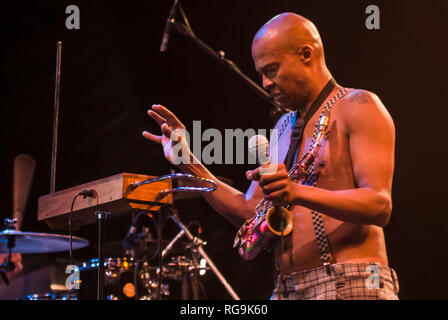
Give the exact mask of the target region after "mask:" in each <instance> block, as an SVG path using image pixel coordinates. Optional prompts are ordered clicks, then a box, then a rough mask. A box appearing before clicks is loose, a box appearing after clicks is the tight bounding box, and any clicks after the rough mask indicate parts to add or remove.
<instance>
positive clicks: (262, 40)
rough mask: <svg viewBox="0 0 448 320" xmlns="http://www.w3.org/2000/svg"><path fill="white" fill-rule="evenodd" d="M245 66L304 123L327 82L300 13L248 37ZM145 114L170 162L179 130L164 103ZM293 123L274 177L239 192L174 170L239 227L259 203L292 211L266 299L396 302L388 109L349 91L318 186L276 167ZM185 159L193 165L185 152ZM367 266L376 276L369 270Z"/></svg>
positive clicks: (304, 145)
mask: <svg viewBox="0 0 448 320" xmlns="http://www.w3.org/2000/svg"><path fill="white" fill-rule="evenodd" d="M252 58H253V60H254V63H255V68H256V70H257V71H258V73H259V74H260V75H261V77H262V81H263V87H264V88H265V89H266V90H267V91H268V92H269V93H270V95H271V96H272V98H273V99H274V100H275V101H276V102H277V103H278V104H280V105H282V106H285V107H289V108H293V109H295V110H297V112H298V114H299V115H301V117H302V118H303V117H304V116H305V115H306V114H307V112H308V110H309V108H310V106H311V105H312V104H313V102H314V101H315V100H316V98H317V97H318V96H319V94H320V92H321V91H322V89H323V88H324V87H325V86H326V85H327V84H328V83H329V81H330V80H331V79H332V75H331V74H330V71H329V70H328V68H327V66H326V64H325V57H324V50H323V46H322V42H321V39H320V35H319V33H318V31H317V29H316V27H315V26H314V24H313V23H312V22H310V21H309V20H307V19H306V18H304V17H302V16H299V15H297V14H293V13H284V14H280V15H278V16H276V17H274V18H273V19H271V20H270V21H269V22H267V23H266V24H265V25H264V26H263V27H262V28H261V29H260V30H259V31H258V32H257V34H256V35H255V37H254V40H253V43H252ZM341 89H342V87H340V86H339V85H337V84H336V86H335V87H334V88H333V90H332V91H331V93H330V94H329V95H328V97H327V99H326V100H325V102H324V103H322V104H321V105H320V107H319V108H318V109H317V111H316V112H315V113H314V115H313V116H312V117H311V119H310V121H309V122H307V125H306V126H305V128H304V131H303V135H302V139H301V143H300V145H299V151H298V155H299V157H296V159H300V158H301V155H303V154H304V153H305V152H306V151H307V150H308V148H309V146H310V144H311V140H312V136H313V132H314V124H315V122H316V121H317V120H318V118H319V116H320V114H321V111H322V108H323V106H324V105H325V103H326V102H327V101H328V100H330V99H331V98H332V97H333V96H334V95H335V94H336V93H337V92H339V91H340V90H341ZM148 115H149V116H150V117H151V118H153V119H154V120H155V121H156V122H157V123H158V124H159V125H160V126H161V130H162V133H163V134H162V135H161V136H157V135H154V134H151V133H149V132H146V131H144V132H143V136H144V137H145V138H147V139H149V140H151V141H154V142H157V143H160V144H161V145H162V146H163V148H164V152H165V156H166V158H167V159H168V161H172V159H171V149H172V147H173V146H174V144H175V143H178V142H179V141H177V142H174V141H171V140H170V136H171V133H172V132H173V130H174V129H178V128H181V129H182V128H185V127H184V125H183V124H182V123H181V122H180V121H179V120H178V119H177V117H176V116H175V115H174V114H173V113H172V112H170V111H169V110H168V109H167V108H165V107H163V106H161V105H153V107H152V110H149V111H148ZM285 116H286V115H285ZM285 116H284V117H282V118H281V119H280V120H279V121H278V123H277V125H276V128H277V129H279V128H280V126H281V125H282V124H283V123H284V120H285ZM293 125H294V123H289V124H288V126H287V129H286V130H285V131H284V132H283V134H282V135H281V136H280V139H279V141H278V152H279V156H278V160H279V161H278V162H279V164H278V167H277V171H276V172H275V173H274V174H269V175H266V174H260V170H261V168H262V167H259V168H257V169H255V170H253V171H249V172H247V173H246V174H247V177H248V179H250V180H252V182H251V185H250V187H249V189H248V190H247V192H246V194H243V193H241V192H240V191H238V190H236V189H234V188H232V187H230V186H228V185H226V184H224V183H223V182H220V181H219V180H217V179H216V177H215V176H214V175H213V174H212V173H211V172H209V171H208V170H207V169H206V168H205V167H204V166H203V165H202V164H200V163H189V164H180V165H178V167H179V168H180V170H182V171H183V172H185V173H190V174H194V175H197V176H200V177H204V178H208V179H213V180H215V181H217V184H218V188H217V190H216V191H215V192H211V193H205V194H204V195H203V196H204V198H205V199H206V200H207V202H208V203H209V204H210V205H211V206H212V207H213V208H214V209H215V210H216V211H217V212H218V213H220V214H222V215H223V216H224V217H226V218H228V219H229V220H230V221H232V222H234V223H235V224H238V225H239V226H240V225H241V221H242V219H249V218H251V217H252V216H253V215H254V208H255V206H256V205H257V204H258V203H259V201H260V200H261V199H262V198H263V197H266V198H267V199H268V200H271V201H273V202H275V203H289V204H294V205H295V206H294V209H293V210H292V215H293V232H292V235H291V246H290V248H289V249H288V250H285V251H283V252H282V254H280V252H279V251H278V250H277V264H278V266H279V277H278V280H277V282H276V287H275V289H274V294H273V297H272V298H273V299H397V298H398V297H397V293H398V280H397V278H396V274H395V272H394V271H393V270H392V269H390V268H389V267H388V259H387V253H386V246H385V241H384V235H383V229H382V227H384V226H385V225H386V224H387V223H388V221H389V219H390V215H391V211H392V200H391V187H392V176H393V170H394V145H395V129H394V124H393V121H392V118H391V117H390V115H389V113H388V111H387V110H386V108H385V107H384V106H383V104H382V103H381V101H380V99H379V98H378V97H377V96H376V95H375V94H373V93H371V92H368V91H365V90H359V89H349V91H348V93H347V94H346V95H345V96H344V97H342V98H341V99H340V100H339V101H338V102H337V103H336V104H335V105H334V106H333V107H332V109H331V115H330V121H329V125H328V129H327V134H326V136H325V139H324V142H323V144H322V146H321V148H320V150H319V153H318V156H317V157H316V159H315V161H314V167H315V172H316V175H317V177H318V180H317V187H313V186H309V185H300V184H298V183H294V182H292V181H291V180H290V179H289V178H288V172H287V169H286V168H285V165H284V164H283V163H282V162H283V160H284V158H285V156H286V154H287V151H288V148H289V145H290V137H291V129H292V127H293ZM271 143H273V142H272V141H271ZM190 158H191V159H195V158H194V155H193V154H192V153H191V151H190ZM195 161H196V162H198V161H197V160H196V159H195ZM265 166H266V165H265ZM313 210H314V211H318V212H320V213H321V214H322V219H323V222H324V226H325V231H326V234H327V239H328V242H329V247H330V250H331V263H330V265H329V266H327V267H324V266H323V264H322V259H321V256H320V254H319V250H318V246H317V241H316V234H315V232H314V229H313V222H312V217H311V211H313ZM372 264H374V267H376V269H368V267H369V266H372ZM372 270H373V273H374V275H376V276H377V278H376V279H378V280H379V281H378V282H377V284H378V285H377V286H374V288H372V287H371V286H368V281H369V280H368V279H367V278H368V277H369V276H370V275H371V274H370V272H372Z"/></svg>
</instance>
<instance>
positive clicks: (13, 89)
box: [0, 0, 448, 299]
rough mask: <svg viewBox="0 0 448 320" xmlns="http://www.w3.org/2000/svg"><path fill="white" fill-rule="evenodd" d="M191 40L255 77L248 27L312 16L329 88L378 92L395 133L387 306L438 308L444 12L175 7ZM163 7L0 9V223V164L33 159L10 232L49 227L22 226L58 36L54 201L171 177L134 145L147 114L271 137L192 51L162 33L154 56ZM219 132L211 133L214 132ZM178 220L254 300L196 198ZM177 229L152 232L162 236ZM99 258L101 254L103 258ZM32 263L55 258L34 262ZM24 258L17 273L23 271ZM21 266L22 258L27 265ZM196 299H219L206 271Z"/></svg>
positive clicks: (234, 171) (224, 172) (253, 287)
mask: <svg viewBox="0 0 448 320" xmlns="http://www.w3.org/2000/svg"><path fill="white" fill-rule="evenodd" d="M70 4H76V5H78V6H79V8H80V11H81V15H80V17H81V28H80V30H67V29H66V27H65V19H66V18H67V16H68V15H67V14H66V13H65V8H66V7H67V6H68V5H70ZM182 4H183V7H184V10H185V12H186V14H187V16H188V18H189V20H190V23H191V25H192V27H193V30H194V31H195V33H196V34H197V36H199V37H200V38H201V39H202V40H204V41H205V42H206V43H207V44H209V45H210V46H211V47H212V48H214V49H216V50H218V49H222V50H224V51H225V52H226V54H227V57H228V58H230V59H232V60H233V61H234V62H235V63H236V64H237V65H238V66H240V68H241V69H242V71H243V72H245V73H246V74H247V75H248V76H249V77H251V78H252V79H254V80H257V81H259V78H258V76H257V74H256V72H255V70H254V67H253V63H252V61H251V56H250V45H251V40H252V37H253V35H254V34H255V32H256V31H257V29H258V28H259V27H260V26H261V25H262V24H264V23H265V22H266V21H267V20H269V19H270V18H272V17H273V16H274V15H276V14H278V13H281V12H285V11H292V12H296V13H299V14H302V15H304V16H305V17H308V18H309V19H311V20H312V21H313V22H315V24H316V25H317V27H318V29H319V30H320V33H321V36H322V39H323V41H324V46H325V53H326V58H327V65H328V67H329V69H330V71H331V72H332V73H333V75H334V77H335V78H336V80H337V81H338V82H339V83H340V84H342V85H344V86H347V87H356V88H363V89H367V90H370V91H373V92H375V93H376V94H378V95H379V96H380V98H381V99H382V101H383V102H384V104H385V105H386V107H387V108H388V110H389V111H390V113H391V115H392V117H393V119H394V121H395V125H396V131H397V144H396V170H395V177H394V186H393V200H394V210H393V214H392V218H391V221H390V223H389V225H388V226H387V227H386V228H385V234H386V238H387V247H388V253H389V259H390V264H391V266H393V267H394V268H395V269H396V270H397V272H398V275H399V277H400V284H401V294H400V297H401V298H402V299H446V298H447V297H448V292H447V289H446V288H447V286H448V276H447V272H446V270H445V269H446V268H445V266H446V263H447V250H446V245H447V243H446V237H445V236H446V233H447V231H448V230H447V228H446V225H447V222H448V218H447V216H446V209H445V206H443V204H444V202H445V201H444V195H445V191H446V187H445V186H444V183H443V182H444V181H445V180H446V179H445V173H446V170H445V164H444V162H443V160H445V159H446V157H444V155H446V154H445V152H444V151H445V144H442V143H441V138H440V137H441V135H442V132H443V130H444V124H445V123H444V116H445V110H444V109H445V107H446V90H444V89H443V87H442V86H443V85H445V84H446V80H444V77H443V76H444V75H446V74H447V69H446V63H445V59H446V55H447V52H446V51H447V50H446V49H447V47H446V44H445V42H446V41H445V39H444V38H445V35H444V34H445V33H446V31H447V24H446V21H447V12H448V4H447V2H446V1H443V0H442V1H430V2H415V1H406V0H403V1H374V2H371V1H370V2H366V1H356V2H355V1H313V2H311V1H308V2H303V1H293V0H281V1H275V2H274V1H255V0H250V1H233V0H232V1H213V2H212V1H199V0H184V1H182ZM370 4H376V5H378V7H379V8H380V17H381V29H380V30H367V29H366V27H365V24H364V23H365V19H366V17H367V15H366V14H365V8H366V7H367V5H370ZM170 6H171V1H127V2H121V1H120V2H114V1H70V2H69V1H49V0H39V1H14V2H13V1H8V3H7V4H6V3H5V4H3V5H2V14H3V18H2V23H3V27H2V30H3V32H4V38H3V41H2V42H3V46H2V48H3V59H2V62H3V64H2V67H3V72H2V76H3V80H4V81H3V84H4V85H3V90H4V91H3V93H2V95H1V99H2V103H1V110H2V114H1V121H2V125H1V137H2V157H1V159H0V161H1V165H0V167H1V177H2V201H1V202H0V209H1V212H2V216H9V215H10V214H9V212H11V211H12V169H13V168H12V164H13V159H14V157H15V156H17V155H18V154H20V153H27V154H29V155H31V156H32V157H33V158H34V159H35V160H36V162H37V170H36V174H35V179H34V182H33V185H32V188H31V193H30V198H29V203H28V206H27V210H26V218H25V221H24V227H23V229H24V230H27V231H42V232H54V230H50V229H49V228H48V227H47V226H46V225H45V223H43V222H38V221H37V219H36V218H37V199H38V197H39V196H41V195H44V194H48V193H49V188H50V187H49V185H50V183H49V181H50V158H51V141H52V121H53V93H54V76H55V60H56V58H55V55H56V43H57V41H62V42H63V55H62V89H61V97H60V101H61V111H60V131H59V141H60V144H59V150H58V151H59V153H58V162H57V175H56V190H61V189H64V188H67V187H71V186H75V185H79V184H82V183H85V182H89V181H93V180H96V179H100V178H103V177H107V176H111V175H114V174H117V173H120V172H133V173H142V174H151V175H163V174H166V173H168V172H169V170H170V166H169V164H168V163H167V162H166V161H165V159H164V157H163V154H162V152H161V148H160V147H159V146H158V145H156V144H152V143H150V142H148V141H146V140H144V139H143V138H142V137H141V136H140V134H141V131H142V130H149V131H152V132H154V131H156V132H158V129H157V126H156V125H155V124H154V123H153V122H152V120H151V119H149V118H148V117H147V116H146V110H147V108H148V106H150V105H151V104H153V103H162V104H165V105H166V106H169V107H170V108H171V109H172V110H173V111H174V112H175V113H176V114H177V115H178V116H179V117H180V118H181V120H182V121H183V122H184V123H185V124H186V126H187V128H190V129H191V128H192V122H193V120H201V121H202V129H203V130H205V129H206V128H217V129H219V130H224V129H225V128H242V129H243V130H245V129H247V128H256V129H257V128H271V127H272V121H271V119H270V117H269V112H268V111H269V105H268V104H267V103H266V102H264V101H263V100H261V99H260V98H259V97H258V96H256V95H255V94H254V93H253V92H252V91H250V89H248V87H247V86H245V85H244V83H243V82H241V81H240V80H239V79H237V78H236V77H235V76H234V75H233V74H231V73H230V72H229V71H228V70H227V69H225V68H224V67H223V66H221V65H219V64H218V63H217V62H215V61H214V60H213V59H212V58H211V57H209V56H207V55H205V54H204V53H203V52H202V51H201V50H200V49H199V48H198V47H197V46H196V45H195V44H193V43H192V42H191V41H189V40H188V39H186V38H184V37H183V36H181V35H179V34H177V33H173V34H172V36H171V39H170V43H169V47H168V51H167V52H166V53H164V54H162V53H160V52H159V50H158V49H159V45H160V40H161V36H162V33H163V28H164V25H165V19H166V16H167V14H168V11H169V8H170ZM222 132H223V131H222ZM249 168H251V166H247V165H212V166H210V169H211V170H212V171H213V172H214V173H215V174H216V175H218V176H222V177H226V178H228V179H231V180H232V181H233V183H234V186H235V187H236V188H238V189H240V190H242V191H244V190H245V189H246V188H247V186H248V182H247V181H246V180H245V177H244V174H243V173H244V172H245V170H247V169H249ZM178 207H179V209H180V211H181V218H182V220H183V221H184V222H186V223H187V222H190V221H194V220H196V221H199V222H200V224H201V225H202V227H203V230H204V234H203V238H204V239H205V240H206V241H208V245H207V246H206V251H207V252H208V253H209V255H210V256H211V258H212V259H213V260H214V262H215V263H216V265H217V266H218V267H219V269H220V270H221V272H222V273H223V274H224V276H225V277H226V278H227V279H228V281H229V282H230V284H231V285H232V286H233V287H234V289H235V291H236V292H237V293H238V294H239V295H240V296H241V297H242V298H245V299H264V298H267V297H268V296H269V293H270V291H271V289H272V280H273V266H272V263H271V262H270V261H271V259H270V258H271V257H270V256H269V254H262V255H261V256H259V257H257V258H256V259H255V260H254V261H251V262H243V261H241V259H240V258H239V256H238V255H237V253H236V251H235V250H233V249H232V241H233V236H234V234H235V231H236V229H235V228H234V227H233V226H232V225H231V224H229V223H228V222H227V221H226V220H224V219H223V218H221V217H220V216H219V215H217V214H216V213H214V212H213V210H212V209H211V208H210V207H209V206H208V205H207V204H206V203H205V201H203V200H202V199H200V198H199V199H191V200H184V201H182V202H180V203H178ZM129 223H130V218H129V217H124V218H117V220H110V221H109V222H108V229H107V239H108V240H109V241H114V240H121V239H122V237H123V236H124V234H125V233H126V231H127V228H128V226H129ZM176 232H177V229H176V226H175V225H174V224H173V223H172V222H167V223H166V226H165V229H164V237H165V238H166V239H170V237H172V236H173V235H174V234H175V233H176ZM76 235H79V236H83V237H86V238H88V239H89V240H90V241H91V242H92V245H91V247H90V248H88V249H84V250H81V251H79V252H76V254H75V256H76V258H77V259H78V260H86V259H87V258H91V257H93V256H94V255H95V244H96V226H87V227H85V228H83V229H81V230H80V231H79V232H77V233H76ZM110 254H113V253H112V252H110ZM43 256H44V257H46V259H41V258H39V261H40V262H41V263H48V262H51V261H52V259H55V258H61V257H65V256H67V254H62V255H61V254H59V255H55V254H48V255H43ZM32 257H33V256H32V255H31V256H26V257H25V258H24V259H25V263H27V261H29V264H30V265H32V261H34V260H35V259H34V260H33V259H32ZM34 263H35V262H34ZM204 286H205V288H206V291H207V297H208V298H210V299H229V298H230V296H229V295H228V294H227V293H226V291H225V290H224V288H223V286H222V285H221V284H220V283H219V282H218V280H217V279H216V277H214V275H213V274H212V273H211V272H209V273H208V275H207V276H206V277H205V278H204Z"/></svg>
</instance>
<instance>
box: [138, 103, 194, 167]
mask: <svg viewBox="0 0 448 320" xmlns="http://www.w3.org/2000/svg"><path fill="white" fill-rule="evenodd" d="M148 115H149V116H150V117H151V118H152V119H154V121H155V122H157V124H158V125H159V126H160V129H161V130H162V135H160V136H158V135H155V134H152V133H150V132H147V131H143V132H142V135H143V137H145V138H146V139H148V140H150V141H153V142H156V143H159V144H161V145H162V147H163V153H164V155H165V158H166V159H167V160H168V161H169V162H171V163H172V164H175V165H178V164H180V163H181V162H182V163H186V161H189V159H190V154H191V152H190V149H189V147H188V144H187V140H186V138H185V126H184V125H183V123H182V122H180V121H179V119H178V118H177V117H176V116H175V115H174V113H172V112H171V111H170V110H168V109H167V108H166V107H164V106H162V105H159V104H154V105H152V110H151V109H150V110H148ZM179 144H180V145H179Z"/></svg>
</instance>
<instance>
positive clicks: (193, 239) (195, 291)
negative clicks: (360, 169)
mask: <svg viewBox="0 0 448 320" xmlns="http://www.w3.org/2000/svg"><path fill="white" fill-rule="evenodd" d="M170 218H171V220H173V221H174V222H175V223H176V224H177V225H178V227H179V228H180V229H181V232H182V231H183V232H184V234H185V235H186V236H187V237H188V239H189V240H190V241H191V242H192V244H193V245H195V246H196V248H197V251H198V253H199V254H200V255H201V256H202V257H203V258H204V259H205V260H206V261H207V265H209V266H210V268H211V269H212V270H213V272H214V273H215V275H216V276H217V277H218V279H219V280H220V281H221V283H222V284H223V285H224V287H225V288H226V290H227V292H228V293H229V294H230V295H231V296H232V298H233V299H234V300H241V299H240V297H238V295H237V294H236V292H235V291H234V290H233V289H232V287H231V286H230V284H229V283H228V282H227V281H226V279H225V278H224V276H223V275H222V274H221V272H219V270H218V268H217V267H216V266H215V264H214V263H213V261H212V260H211V259H210V257H209V256H208V255H207V253H206V252H205V251H204V249H203V248H202V244H203V241H202V240H201V239H199V238H197V237H194V236H193V235H192V233H191V232H190V230H188V228H187V227H186V226H185V225H184V224H183V223H182V222H181V221H180V219H179V217H178V216H177V215H176V214H171V215H170ZM177 239H179V237H177ZM170 244H171V243H170ZM164 253H165V254H166V253H167V251H165V250H164ZM193 259H194V257H193ZM196 260H197V259H196ZM196 266H197V265H196ZM197 271H198V270H197V268H196V270H195V272H197ZM194 282H196V285H193V294H194V295H195V298H197V296H198V286H197V284H198V283H197V281H194ZM195 287H196V289H195Z"/></svg>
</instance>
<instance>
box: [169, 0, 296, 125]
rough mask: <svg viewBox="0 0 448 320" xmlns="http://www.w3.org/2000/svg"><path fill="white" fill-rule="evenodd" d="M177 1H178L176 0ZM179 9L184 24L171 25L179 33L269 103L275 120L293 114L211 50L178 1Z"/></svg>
mask: <svg viewBox="0 0 448 320" xmlns="http://www.w3.org/2000/svg"><path fill="white" fill-rule="evenodd" d="M176 1H177V0H176ZM178 7H179V10H180V12H181V14H182V17H183V20H184V23H179V22H176V21H175V19H174V18H173V19H171V20H170V21H169V23H171V24H172V25H173V26H174V27H175V28H176V30H177V31H179V33H181V34H182V35H184V36H187V37H189V38H190V39H191V40H193V41H194V42H195V43H196V44H197V45H198V46H199V47H200V48H201V49H202V50H203V51H204V52H205V53H207V54H208V55H210V56H212V57H213V58H214V59H215V60H216V61H218V62H219V63H221V64H223V65H224V66H226V67H227V68H228V69H229V70H230V71H232V72H233V73H234V74H236V75H237V76H238V77H239V78H240V79H242V80H244V81H245V82H246V84H247V85H248V86H249V87H250V88H251V89H252V90H253V91H254V92H255V93H256V94H258V95H259V96H260V97H261V98H263V99H264V100H265V101H267V102H268V103H269V104H270V105H271V106H272V107H273V110H271V117H273V118H274V119H276V118H279V117H280V116H281V115H282V114H285V113H288V112H291V111H292V110H290V109H288V108H285V107H282V106H280V105H278V104H277V103H275V102H274V101H272V99H271V97H270V96H269V94H268V93H267V92H266V91H265V90H263V89H262V88H261V87H260V86H259V85H257V84H256V83H255V82H254V81H252V79H250V78H249V77H248V76H246V75H245V74H244V73H243V72H242V71H241V70H240V69H239V68H238V66H237V65H236V64H235V63H234V62H233V61H231V60H229V59H227V58H226V57H225V52H224V51H222V50H219V51H218V52H216V51H214V50H213V49H212V48H210V47H209V46H208V45H207V44H206V43H205V42H203V41H202V40H201V39H199V38H198V37H197V36H196V35H195V34H194V32H193V29H192V28H191V26H190V24H189V22H188V19H187V17H186V15H185V12H184V10H183V9H182V5H181V3H180V1H178Z"/></svg>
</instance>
